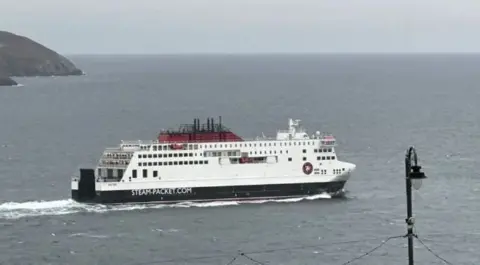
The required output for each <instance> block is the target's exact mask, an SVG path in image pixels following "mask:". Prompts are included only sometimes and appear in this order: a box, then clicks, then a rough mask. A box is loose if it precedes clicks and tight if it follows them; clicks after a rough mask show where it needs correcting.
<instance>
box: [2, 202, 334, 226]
mask: <svg viewBox="0 0 480 265" xmlns="http://www.w3.org/2000/svg"><path fill="white" fill-rule="evenodd" d="M330 198H331V196H330V195H328V194H326V193H325V194H318V195H313V196H307V197H298V198H288V199H266V200H265V199H264V200H251V201H214V202H181V203H176V204H120V205H102V204H93V205H92V204H82V203H78V202H75V201H74V200H72V199H66V200H53V201H27V202H5V203H1V204H0V219H19V218H23V217H35V216H46V215H65V214H73V213H79V212H93V213H105V212H110V211H133V210H143V209H161V208H191V207H200V208H203V207H226V206H235V205H241V204H261V203H266V202H287V203H291V202H299V201H302V200H318V199H330ZM76 236H78V235H76ZM84 236H85V235H84Z"/></svg>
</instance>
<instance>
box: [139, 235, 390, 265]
mask: <svg viewBox="0 0 480 265" xmlns="http://www.w3.org/2000/svg"><path fill="white" fill-rule="evenodd" d="M384 238H385V237H376V238H367V239H361V240H349V241H338V242H328V243H321V244H312V245H303V246H296V247H284V248H274V249H266V250H258V251H243V252H240V253H239V254H237V255H236V256H234V257H233V258H232V260H231V261H230V263H228V264H229V265H230V264H232V263H233V262H234V261H235V260H236V259H238V257H239V256H242V255H243V256H244V257H246V258H247V259H248V258H251V257H247V256H246V255H250V254H263V253H271V252H277V251H285V250H296V249H306V248H315V247H326V246H334V245H346V244H355V243H362V242H366V241H372V240H379V239H380V240H381V239H384ZM387 240H389V239H388V238H387ZM225 257H232V254H227V253H223V254H218V255H210V256H198V257H190V258H173V259H165V260H157V261H150V262H143V263H134V264H132V265H153V264H163V263H175V262H179V261H194V260H202V259H214V258H225ZM255 262H257V263H258V261H255ZM258 264H262V263H258Z"/></svg>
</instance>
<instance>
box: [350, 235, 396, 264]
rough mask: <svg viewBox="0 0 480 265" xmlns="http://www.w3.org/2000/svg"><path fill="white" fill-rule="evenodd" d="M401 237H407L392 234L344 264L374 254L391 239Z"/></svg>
mask: <svg viewBox="0 0 480 265" xmlns="http://www.w3.org/2000/svg"><path fill="white" fill-rule="evenodd" d="M401 237H405V236H391V237H389V238H387V239H386V240H384V241H383V242H382V243H381V244H380V245H378V246H376V247H374V248H373V249H371V250H370V251H368V252H366V253H364V254H362V255H360V256H358V257H355V258H353V259H351V260H349V261H347V262H345V263H343V264H342V265H347V264H350V263H352V262H354V261H355V260H359V259H361V258H363V257H366V256H368V255H370V254H372V253H373V252H374V251H375V250H377V249H379V248H381V247H382V246H383V245H385V244H386V243H387V242H388V241H390V240H391V239H394V238H401Z"/></svg>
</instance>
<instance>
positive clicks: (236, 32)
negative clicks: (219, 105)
mask: <svg viewBox="0 0 480 265" xmlns="http://www.w3.org/2000/svg"><path fill="white" fill-rule="evenodd" d="M1 2H2V3H1V9H0V28H1V29H4V30H7V31H12V32H14V33H17V34H21V35H26V36H28V37H30V38H32V39H34V40H36V41H38V42H40V43H42V44H45V45H47V46H48V47H50V48H52V49H54V50H56V51H58V52H60V53H64V54H79V53H90V54H98V53H201V52H209V53H212V52H215V53H217V52H218V53H239V52H241V53H245V52H246V53H259V52H288V53H291V52H335V53H341V52H479V51H480V0H312V1H307V0H169V1H166V0H1Z"/></svg>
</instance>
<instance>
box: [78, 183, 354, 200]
mask: <svg viewBox="0 0 480 265" xmlns="http://www.w3.org/2000/svg"><path fill="white" fill-rule="evenodd" d="M344 186H345V181H338V182H321V183H295V184H274V185H255V186H223V187H197V188H179V189H148V190H121V191H96V192H87V193H88V194H89V196H84V194H86V193H85V192H84V191H80V192H79V191H78V190H72V199H74V200H75V201H78V202H85V203H100V204H114V203H176V202H182V201H224V200H256V199H272V198H291V197H301V196H310V195H316V194H321V193H325V192H327V193H329V194H338V193H341V191H342V190H343V187H344ZM90 187H91V186H90ZM80 189H81V188H80ZM92 191H93V190H92ZM82 194H83V195H82Z"/></svg>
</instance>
